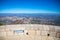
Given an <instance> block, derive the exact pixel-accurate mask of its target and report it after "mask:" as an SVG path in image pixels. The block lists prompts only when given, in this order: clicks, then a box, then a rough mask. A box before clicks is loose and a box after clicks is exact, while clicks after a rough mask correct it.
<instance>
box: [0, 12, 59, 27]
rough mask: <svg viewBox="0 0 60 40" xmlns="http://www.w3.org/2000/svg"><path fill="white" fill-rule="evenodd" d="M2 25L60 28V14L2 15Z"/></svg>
mask: <svg viewBox="0 0 60 40" xmlns="http://www.w3.org/2000/svg"><path fill="white" fill-rule="evenodd" d="M0 24H48V25H58V26H60V14H59V13H56V14H54V13H0Z"/></svg>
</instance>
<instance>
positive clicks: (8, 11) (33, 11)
mask: <svg viewBox="0 0 60 40" xmlns="http://www.w3.org/2000/svg"><path fill="white" fill-rule="evenodd" d="M0 13H57V12H51V11H46V10H31V9H30V10H27V9H26V10H25V9H9V10H2V11H0Z"/></svg>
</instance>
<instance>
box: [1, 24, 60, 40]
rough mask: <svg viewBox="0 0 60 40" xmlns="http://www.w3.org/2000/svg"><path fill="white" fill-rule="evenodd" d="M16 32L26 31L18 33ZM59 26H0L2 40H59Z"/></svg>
mask: <svg viewBox="0 0 60 40" xmlns="http://www.w3.org/2000/svg"><path fill="white" fill-rule="evenodd" d="M15 30H24V32H22V33H21V32H18V33H16V32H15ZM59 30H60V27H59V26H51V25H39V24H18V25H4V26H0V40H59V35H60V31H59Z"/></svg>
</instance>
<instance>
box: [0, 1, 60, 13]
mask: <svg viewBox="0 0 60 40" xmlns="http://www.w3.org/2000/svg"><path fill="white" fill-rule="evenodd" d="M59 3H60V0H0V13H58V12H60V11H59V10H60V9H59Z"/></svg>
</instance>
